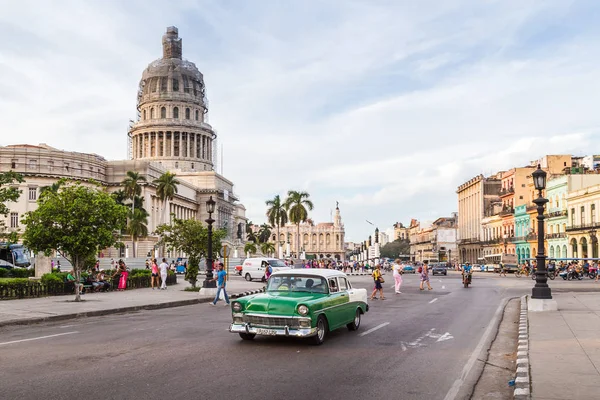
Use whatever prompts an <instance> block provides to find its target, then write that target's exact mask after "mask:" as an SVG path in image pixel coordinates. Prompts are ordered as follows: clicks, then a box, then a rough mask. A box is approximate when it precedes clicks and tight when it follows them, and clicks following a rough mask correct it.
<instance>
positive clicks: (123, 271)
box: [112, 259, 129, 292]
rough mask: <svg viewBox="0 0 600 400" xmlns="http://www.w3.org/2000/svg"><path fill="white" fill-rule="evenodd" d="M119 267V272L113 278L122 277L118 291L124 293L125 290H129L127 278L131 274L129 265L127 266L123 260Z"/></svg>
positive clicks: (120, 261)
mask: <svg viewBox="0 0 600 400" xmlns="http://www.w3.org/2000/svg"><path fill="white" fill-rule="evenodd" d="M117 265H118V266H117V270H116V271H115V274H114V275H113V276H112V277H113V278H114V277H115V276H117V275H119V274H120V275H121V276H120V278H119V286H118V287H117V290H118V291H120V292H122V291H123V290H125V289H127V277H128V276H129V272H127V265H125V262H124V261H123V260H122V259H120V260H119V262H118V263H117Z"/></svg>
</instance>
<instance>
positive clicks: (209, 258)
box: [202, 196, 217, 288]
mask: <svg viewBox="0 0 600 400" xmlns="http://www.w3.org/2000/svg"><path fill="white" fill-rule="evenodd" d="M206 211H208V219H206V220H205V222H206V223H207V224H208V251H207V255H206V279H204V283H203V284H202V287H204V288H216V287H217V284H216V283H215V282H214V281H213V280H212V279H213V242H212V224H214V222H215V220H214V219H213V218H212V214H213V213H214V212H215V201H214V200H213V198H212V196H210V198H209V199H208V200H207V201H206Z"/></svg>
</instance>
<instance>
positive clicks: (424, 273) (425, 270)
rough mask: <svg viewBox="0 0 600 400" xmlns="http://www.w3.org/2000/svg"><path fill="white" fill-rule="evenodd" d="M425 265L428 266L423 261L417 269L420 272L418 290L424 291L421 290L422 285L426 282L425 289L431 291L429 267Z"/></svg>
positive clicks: (426, 262)
mask: <svg viewBox="0 0 600 400" xmlns="http://www.w3.org/2000/svg"><path fill="white" fill-rule="evenodd" d="M427 264H428V261H427V260H425V261H423V266H421V267H419V269H420V270H421V285H420V286H419V289H421V290H425V289H424V288H423V284H424V283H425V282H427V289H429V290H433V288H432V287H431V285H430V284H429V265H427Z"/></svg>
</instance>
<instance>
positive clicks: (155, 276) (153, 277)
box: [150, 258, 158, 290]
mask: <svg viewBox="0 0 600 400" xmlns="http://www.w3.org/2000/svg"><path fill="white" fill-rule="evenodd" d="M154 284H156V288H158V265H156V258H154V259H152V268H151V276H150V287H152V290H154Z"/></svg>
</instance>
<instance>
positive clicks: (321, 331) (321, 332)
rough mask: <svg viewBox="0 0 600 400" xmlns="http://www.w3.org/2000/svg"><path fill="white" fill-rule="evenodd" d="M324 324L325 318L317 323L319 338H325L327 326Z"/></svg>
mask: <svg viewBox="0 0 600 400" xmlns="http://www.w3.org/2000/svg"><path fill="white" fill-rule="evenodd" d="M323 325H324V324H323V320H320V321H319V323H318V324H317V336H319V340H323V336H325V327H324V326H323Z"/></svg>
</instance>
